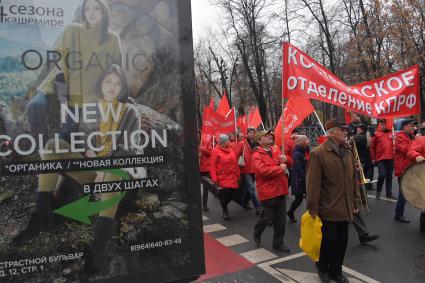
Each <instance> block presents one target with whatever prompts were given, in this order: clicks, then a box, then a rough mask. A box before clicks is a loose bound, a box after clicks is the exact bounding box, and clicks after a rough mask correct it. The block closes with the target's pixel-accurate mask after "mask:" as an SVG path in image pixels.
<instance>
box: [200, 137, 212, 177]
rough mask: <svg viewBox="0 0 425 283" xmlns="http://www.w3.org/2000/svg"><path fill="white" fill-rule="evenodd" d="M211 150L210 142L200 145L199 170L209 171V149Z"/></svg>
mask: <svg viewBox="0 0 425 283" xmlns="http://www.w3.org/2000/svg"><path fill="white" fill-rule="evenodd" d="M212 150H213V147H212V143H211V142H208V143H206V144H204V145H201V146H200V155H201V158H200V162H199V163H200V164H199V167H200V171H201V172H210V157H211V151H212Z"/></svg>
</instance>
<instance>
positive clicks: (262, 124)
mask: <svg viewBox="0 0 425 283" xmlns="http://www.w3.org/2000/svg"><path fill="white" fill-rule="evenodd" d="M261 126H262V127H263V131H265V130H266V128H265V127H264V123H263V122H261Z"/></svg>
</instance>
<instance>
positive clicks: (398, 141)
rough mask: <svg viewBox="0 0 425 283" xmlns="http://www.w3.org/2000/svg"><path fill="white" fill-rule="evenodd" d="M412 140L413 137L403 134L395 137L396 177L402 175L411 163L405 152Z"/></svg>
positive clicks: (400, 133)
mask: <svg viewBox="0 0 425 283" xmlns="http://www.w3.org/2000/svg"><path fill="white" fill-rule="evenodd" d="M414 139H415V137H414V136H409V135H408V134H406V133H405V132H399V133H398V134H397V135H396V136H395V155H394V175H395V176H396V177H400V176H401V175H403V173H404V171H405V170H406V169H407V167H409V166H410V165H412V163H413V162H412V160H411V159H410V158H409V157H408V156H407V152H408V151H409V149H410V146H411V145H412V142H413V140H414Z"/></svg>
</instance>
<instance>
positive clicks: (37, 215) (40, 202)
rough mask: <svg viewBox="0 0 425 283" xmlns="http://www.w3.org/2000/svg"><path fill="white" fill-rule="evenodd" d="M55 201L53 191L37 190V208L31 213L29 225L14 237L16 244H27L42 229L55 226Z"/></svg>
mask: <svg viewBox="0 0 425 283" xmlns="http://www.w3.org/2000/svg"><path fill="white" fill-rule="evenodd" d="M53 202H54V198H53V193H52V192H37V194H36V196H35V209H34V211H33V212H32V213H31V216H30V221H29V223H28V225H27V227H26V228H25V229H24V230H23V231H21V232H19V233H18V235H16V236H15V237H14V238H13V240H12V242H13V244H14V245H17V246H19V245H22V244H25V243H27V242H29V241H30V240H31V239H33V238H35V237H37V235H38V234H39V233H40V232H41V231H43V230H49V229H52V228H53V227H54V221H53V213H52V208H53Z"/></svg>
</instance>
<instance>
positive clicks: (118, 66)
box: [0, 0, 205, 282]
mask: <svg viewBox="0 0 425 283" xmlns="http://www.w3.org/2000/svg"><path fill="white" fill-rule="evenodd" d="M190 18H191V17H190V1H189V0H72V1H69V0H21V1H14V0H0V171H1V172H0V173H1V174H0V281H2V282H87V281H88V282H96V281H102V282H103V281H107V282H108V281H110V282H112V281H114V282H123V280H126V281H128V282H136V281H137V282H140V280H142V281H143V282H165V281H172V280H178V279H183V278H194V277H196V276H198V275H200V274H202V273H204V268H205V267H204V255H203V240H202V220H201V209H200V206H199V203H200V201H199V200H200V192H199V189H197V188H199V179H198V175H199V173H198V172H199V168H198V159H197V148H196V143H197V140H196V119H195V97H194V92H193V84H192V83H193V79H192V76H193V52H192V33H191V20H190Z"/></svg>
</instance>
